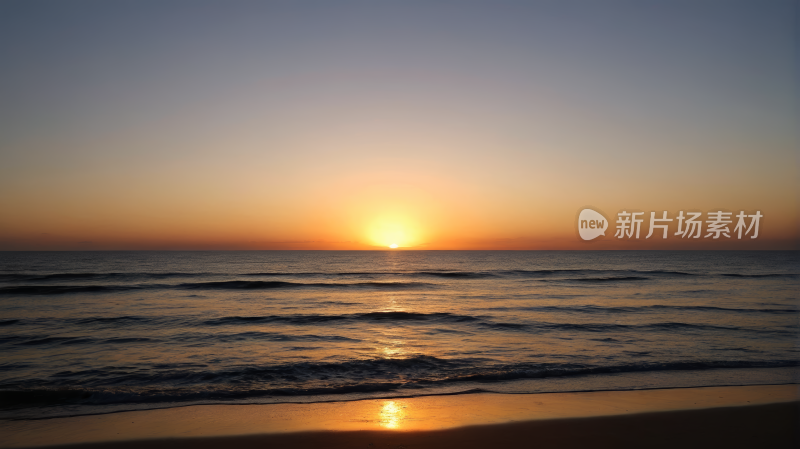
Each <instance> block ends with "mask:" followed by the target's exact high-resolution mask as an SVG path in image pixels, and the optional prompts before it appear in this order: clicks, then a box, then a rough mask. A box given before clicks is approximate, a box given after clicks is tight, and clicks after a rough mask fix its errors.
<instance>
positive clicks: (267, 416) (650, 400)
mask: <svg viewBox="0 0 800 449" xmlns="http://www.w3.org/2000/svg"><path fill="white" fill-rule="evenodd" d="M799 393H800V390H799V389H798V385H776V386H748V387H708V388H684V389H666V390H639V391H612V392H587V393H547V394H519V395H512V394H487V393H481V394H468V395H454V396H429V397H419V398H407V399H392V400H388V399H387V400H363V401H353V402H335V403H315V404H269V405H203V406H190V407H177V408H171V409H161V410H148V411H135V412H122V413H112V414H105V415H93V416H78V417H69V418H54V419H43V420H20V421H3V422H0V447H37V446H72V447H87V448H89V447H92V448H131V449H133V448H139V447H164V448H166V447H199V448H208V449H211V448H222V447H298V448H304V447H309V448H311V447H314V448H321V447H330V448H338V447H364V448H379V447H391V448H398V447H405V448H426V447H430V448H433V447H436V448H441V447H459V448H473V447H475V448H478V447H538V448H541V447H545V448H549V447H552V448H556V447H559V448H563V447H566V448H570V447H576V448H577V447H677V446H680V447H697V448H700V447H703V448H711V447H798V442H800V439H799V435H798V427H799V426H800V394H799Z"/></svg>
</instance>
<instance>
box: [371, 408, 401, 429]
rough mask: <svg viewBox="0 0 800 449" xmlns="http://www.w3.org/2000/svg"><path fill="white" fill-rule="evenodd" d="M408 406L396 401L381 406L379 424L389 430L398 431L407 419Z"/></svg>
mask: <svg viewBox="0 0 800 449" xmlns="http://www.w3.org/2000/svg"><path fill="white" fill-rule="evenodd" d="M405 409H406V406H405V405H400V404H399V403H397V402H395V401H386V402H384V403H383V405H382V406H381V412H380V419H379V421H378V422H379V423H380V425H381V427H385V428H387V429H398V428H399V427H400V425H401V424H402V422H403V420H404V419H405V417H406V410H405Z"/></svg>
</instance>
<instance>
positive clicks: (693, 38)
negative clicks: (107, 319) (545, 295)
mask: <svg viewBox="0 0 800 449" xmlns="http://www.w3.org/2000/svg"><path fill="white" fill-rule="evenodd" d="M797 23H798V21H797V8H796V2H793V1H780V0H765V1H744V2H743V1H735V0H725V1H722V0H720V1H711V0H709V1H649V0H637V1H615V0H604V1H600V2H598V1H591V0H585V1H572V0H566V1H564V0H559V1H491V2H490V1H482V2H475V1H382V0H374V1H260V2H257V1H236V0H234V1H216V2H208V1H201V0H198V1H170V0H164V1H148V0H141V1H99V0H98V1H81V0H71V1H68V2H64V1H39V0H24V1H11V0H0V61H2V70H1V71H0V250H90V249H198V250H199V249H379V248H386V247H387V246H388V245H390V244H393V243H394V244H397V245H398V246H399V247H400V249H403V248H405V249H656V248H662V249H714V248H717V249H798V240H800V225H799V224H800V221H798V220H799V219H800V217H799V216H798V210H799V209H800V201H799V200H798V192H800V182H798V179H799V178H798V167H800V163H798V153H800V152H798V151H797V149H798V140H797V139H798V134H797V123H800V120H798V118H800V117H798V91H797V80H798V79H800V78H798V51H797V41H798V29H797V28H798V26H797ZM584 207H591V208H593V209H594V210H597V211H600V212H601V213H603V215H604V216H605V217H606V218H607V219H609V222H610V223H611V226H610V229H609V232H608V233H607V235H606V236H605V237H602V238H599V239H597V240H593V241H591V242H585V241H582V240H580V239H579V238H578V233H577V224H576V223H577V216H578V212H579V211H580V210H581V209H583V208H584ZM623 210H625V211H632V210H634V211H643V212H645V216H649V212H650V211H656V212H657V214H658V215H659V216H660V214H661V213H662V211H667V212H668V216H669V217H673V218H674V217H675V216H677V214H678V212H679V211H681V210H684V211H689V210H692V211H701V212H703V214H704V218H705V214H706V213H707V212H709V211H717V210H724V211H732V212H733V215H736V214H737V213H739V212H740V211H746V212H747V213H748V214H753V213H755V211H760V213H761V214H762V215H763V218H762V219H761V221H760V233H759V237H758V238H757V239H749V238H745V239H742V240H738V239H735V238H733V239H727V238H721V239H719V240H714V239H711V238H708V239H706V238H701V239H697V240H687V239H681V238H680V237H676V236H674V234H673V232H674V231H675V228H676V227H677V225H676V222H674V221H673V222H672V226H673V227H672V228H670V237H669V238H668V239H661V240H659V239H655V238H651V239H644V238H640V239H638V240H636V239H617V238H614V237H613V234H614V229H613V228H614V226H615V223H614V222H615V220H616V218H617V213H619V212H621V211H623ZM734 220H735V218H734ZM733 224H735V221H734V223H733ZM645 225H647V222H645ZM732 228H733V225H731V229H732ZM645 234H646V229H645V232H644V233H643V234H642V237H643V236H644V235H645Z"/></svg>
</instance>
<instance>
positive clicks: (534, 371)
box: [0, 354, 800, 410]
mask: <svg viewBox="0 0 800 449" xmlns="http://www.w3.org/2000/svg"><path fill="white" fill-rule="evenodd" d="M638 355H640V356H641V355H642V354H638ZM797 366H800V361H797V360H675V361H667V362H654V361H642V362H638V363H622V364H608V365H599V364H579V363H513V364H494V363H487V362H484V361H482V360H479V359H443V358H437V357H431V356H415V357H409V358H401V359H389V358H383V359H362V360H345V361H341V362H330V363H325V362H299V363H292V364H283V365H274V366H247V367H238V368H228V369H222V370H216V371H214V370H208V368H207V367H205V366H203V365H200V366H197V368H196V369H191V367H187V366H175V367H169V366H165V367H164V369H162V370H160V371H152V370H150V371H149V372H142V371H141V369H138V368H137V367H122V368H116V369H113V370H88V371H75V372H72V371H71V372H64V373H60V374H61V376H60V377H61V378H63V379H64V382H63V383H64V385H59V384H58V382H57V381H56V380H55V379H52V378H51V379H49V380H42V379H29V380H28V381H27V382H26V384H27V386H26V385H16V386H11V385H0V403H2V404H3V405H2V406H0V409H6V410H8V409H14V408H21V407H30V406H37V405H38V406H42V405H46V406H53V405H66V404H73V405H74V404H82V405H87V404H91V405H103V404H125V403H128V404H130V403H159V402H183V401H198V400H210V401H225V400H236V399H246V398H259V397H263V396H283V397H296V396H309V395H346V394H352V393H374V392H379V393H387V394H401V393H402V392H403V391H405V392H413V391H419V390H420V389H422V388H429V387H435V386H437V385H451V384H456V383H463V382H479V383H483V384H485V387H484V388H482V389H481V391H491V389H492V387H491V384H492V383H495V382H505V381H513V380H520V379H544V378H563V377H578V376H587V375H598V374H622V373H636V372H668V371H688V370H695V371H703V370H711V369H725V368H727V369H738V368H782V367H797ZM81 378H83V379H85V380H84V381H83V382H80V381H77V379H81ZM364 379H369V381H364ZM178 385H180V386H178Z"/></svg>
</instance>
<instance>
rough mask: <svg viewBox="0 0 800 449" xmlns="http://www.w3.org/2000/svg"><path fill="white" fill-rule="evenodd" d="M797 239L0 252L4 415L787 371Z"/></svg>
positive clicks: (757, 376)
mask: <svg viewBox="0 0 800 449" xmlns="http://www.w3.org/2000/svg"><path fill="white" fill-rule="evenodd" d="M798 280H800V255H799V254H798V252H791V251H788V252H733V251H716V252H713V251H712V252H700V251H686V252H668V251H631V252H626V251H597V252H579V251H564V252H557V251H474V252H473V251H375V252H347V251H253V252H5V253H0V418H37V417H47V416H63V415H74V414H83V413H103V412H111V411H118V410H131V409H141V408H155V407H169V406H175V405H187V404H198V403H270V402H313V401H332V400H353V399H359V398H368V397H401V396H417V395H427V394H458V393H470V392H477V391H493V392H506V393H533V392H548V391H586V390H615V389H639V388H670V387H685V386H711V385H749V384H780V383H789V382H797V381H798V379H799V378H800V376H798V371H799V369H798V365H800V357H798V355H799V354H800V338H799V336H800V309H799V307H800V305H799V303H798V291H799V290H798Z"/></svg>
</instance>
